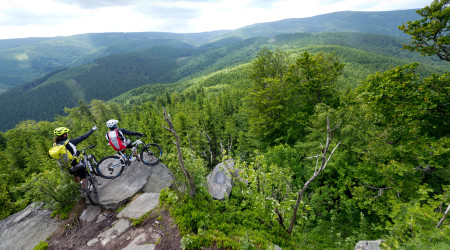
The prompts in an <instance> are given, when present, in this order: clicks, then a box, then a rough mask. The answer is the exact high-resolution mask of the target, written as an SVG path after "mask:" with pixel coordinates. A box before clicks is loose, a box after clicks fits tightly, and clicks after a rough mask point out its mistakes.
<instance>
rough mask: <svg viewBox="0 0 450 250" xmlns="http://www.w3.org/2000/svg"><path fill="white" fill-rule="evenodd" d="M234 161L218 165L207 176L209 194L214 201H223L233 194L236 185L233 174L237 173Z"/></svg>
mask: <svg viewBox="0 0 450 250" xmlns="http://www.w3.org/2000/svg"><path fill="white" fill-rule="evenodd" d="M233 167H234V161H233V160H228V161H226V162H221V163H219V164H217V165H216V166H215V167H214V169H213V171H212V172H211V173H210V174H209V175H208V176H207V181H208V192H209V193H210V194H211V195H212V197H213V198H214V199H217V200H223V199H225V197H228V196H229V195H230V193H231V189H232V187H233V185H234V183H233V178H232V177H231V173H235V169H234V168H233Z"/></svg>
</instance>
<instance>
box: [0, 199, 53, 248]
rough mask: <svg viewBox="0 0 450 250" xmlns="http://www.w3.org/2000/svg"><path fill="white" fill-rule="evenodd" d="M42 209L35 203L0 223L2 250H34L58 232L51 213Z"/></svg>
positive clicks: (0, 246) (0, 244)
mask: <svg viewBox="0 0 450 250" xmlns="http://www.w3.org/2000/svg"><path fill="white" fill-rule="evenodd" d="M41 207H42V204H36V203H33V204H31V205H29V206H28V207H27V208H26V209H24V210H22V211H21V212H18V213H15V214H13V215H11V216H9V217H8V218H6V219H4V220H2V221H0V249H21V250H22V249H33V248H34V247H35V246H36V245H37V244H39V242H41V241H45V240H46V239H47V237H49V236H50V235H52V234H53V233H54V232H55V231H56V230H57V228H58V226H59V224H58V223H57V222H56V221H55V220H54V219H53V218H51V217H50V215H51V211H50V210H45V209H41Z"/></svg>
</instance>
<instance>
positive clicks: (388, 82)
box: [0, 0, 450, 249]
mask: <svg viewBox="0 0 450 250" xmlns="http://www.w3.org/2000/svg"><path fill="white" fill-rule="evenodd" d="M448 4H449V1H448V0H443V1H434V2H433V3H432V4H430V6H426V7H425V8H424V9H421V10H419V11H418V13H419V14H421V15H422V16H423V19H422V20H418V21H414V22H408V23H407V24H405V25H404V26H402V27H400V29H401V30H403V31H404V32H405V33H406V34H408V35H410V36H414V37H415V41H413V42H412V43H411V44H410V45H404V47H403V48H404V49H403V50H402V48H398V49H399V50H401V51H398V52H395V53H399V54H402V53H413V52H408V50H410V51H415V52H418V53H420V54H422V55H423V56H426V57H430V56H434V57H438V58H439V59H437V60H440V62H439V64H441V65H447V66H448V62H449V61H450V59H449V56H450V55H449V54H448V46H449V40H448V32H447V33H445V30H446V28H447V29H448V27H449V19H450V14H449V7H448ZM430 20H431V22H432V23H437V21H439V22H441V23H443V24H445V25H443V26H442V25H441V26H439V25H436V26H433V29H434V31H435V34H438V35H436V36H434V37H432V38H430V37H427V34H429V32H428V31H427V30H425V29H426V28H427V29H430V26H429V25H424V24H425V23H429V22H430ZM433 21H434V22H433ZM289 36H292V35H289ZM421 39H435V40H433V42H431V43H424V42H423V41H421ZM285 41H287V40H285ZM328 48H330V47H329V46H317V47H314V48H312V49H308V50H306V49H297V50H295V49H284V48H283V46H280V47H269V46H263V47H262V48H261V49H260V50H258V51H257V53H256V56H255V58H254V59H252V60H251V61H250V62H249V63H243V64H236V65H235V66H230V67H227V68H221V69H218V70H214V71H211V72H205V73H204V74H202V75H199V76H193V77H191V78H188V79H185V80H183V81H178V82H173V83H165V84H150V85H144V86H141V87H139V88H136V89H134V90H131V91H129V92H127V93H125V94H123V95H121V96H118V97H116V98H114V99H112V100H111V101H108V102H106V101H102V100H99V99H93V100H92V101H90V102H88V103H87V102H83V101H78V102H77V106H76V107H72V108H65V114H64V115H59V116H57V117H55V118H54V120H53V121H39V122H37V121H34V120H27V121H24V122H21V123H20V124H18V125H16V126H15V127H14V128H13V129H10V130H8V131H6V132H4V133H0V175H1V176H2V177H3V178H0V208H1V209H0V219H2V218H6V217H7V216H8V215H10V214H12V213H15V212H17V211H21V210H22V209H24V208H25V207H26V206H27V205H28V204H29V203H31V202H33V201H45V202H46V206H47V207H48V208H50V209H52V210H53V211H54V212H53V213H54V216H59V217H60V218H64V217H65V216H67V214H68V213H70V210H71V208H72V206H73V204H74V201H76V200H77V199H79V198H80V196H79V191H78V188H77V186H76V184H75V183H73V182H71V181H70V179H71V178H70V176H68V175H67V174H65V173H63V172H61V171H60V170H59V168H58V167H57V165H56V163H55V162H54V161H53V160H51V159H50V158H49V157H48V153H47V152H48V149H49V148H50V147H51V146H52V144H53V141H52V140H53V130H54V129H55V128H56V127H60V126H66V127H68V128H70V133H69V137H72V138H74V137H76V136H79V135H82V134H84V133H85V132H87V131H88V130H89V129H90V128H91V127H92V126H93V125H97V126H98V127H99V129H98V130H97V131H96V132H94V134H92V135H91V136H90V137H89V138H88V139H87V140H86V141H85V142H83V144H80V147H81V148H83V145H85V146H88V145H92V144H97V145H98V146H97V147H96V148H95V149H93V153H94V155H95V156H96V157H97V158H101V157H104V156H106V155H110V154H112V153H113V152H112V151H111V149H110V148H108V145H107V144H106V140H105V138H104V134H105V132H106V131H107V128H106V126H105V123H106V121H107V120H109V119H117V120H119V127H123V128H126V129H129V130H133V131H139V132H142V133H145V134H146V136H147V138H145V140H146V141H150V140H151V141H153V142H156V143H158V144H160V145H162V147H163V150H164V155H163V158H162V162H163V163H164V164H165V165H166V166H167V167H168V168H169V169H170V170H171V171H172V172H173V173H174V175H175V176H176V182H175V183H174V185H175V187H174V188H171V189H165V190H163V191H162V193H161V201H160V204H161V206H163V207H164V208H165V209H167V210H168V211H170V214H171V215H172V217H173V218H174V219H175V222H176V223H177V225H178V228H179V230H180V233H181V235H182V242H181V243H182V246H183V248H184V249H201V248H203V247H210V246H215V247H218V248H220V249H270V248H271V247H273V245H274V244H275V245H277V246H280V247H281V248H283V249H353V248H354V246H355V244H356V243H357V242H358V241H359V240H376V239H383V240H384V242H383V243H382V247H384V248H387V249H392V248H401V249H421V248H425V247H426V248H429V249H446V248H449V247H450V222H449V220H448V218H446V216H447V214H448V212H449V208H450V169H449V166H450V164H449V159H450V157H449V156H450V155H449V154H450V152H449V148H450V147H449V146H450V145H449V144H450V137H449V135H450V131H449V105H448V104H449V94H450V93H449V92H450V84H449V83H450V73H449V72H448V67H447V71H445V70H442V71H440V70H434V71H433V69H432V68H429V67H423V66H422V65H421V64H420V63H418V62H415V61H414V60H410V61H409V62H408V63H403V62H404V61H403V60H399V61H395V60H392V61H390V63H389V65H385V67H386V69H385V70H383V71H377V69H379V68H378V67H377V66H372V67H359V66H357V65H356V63H355V61H357V60H360V62H361V63H363V62H364V61H366V62H370V64H372V62H373V61H371V60H375V61H376V59H377V58H382V56H381V55H377V54H376V53H373V54H371V55H373V58H372V59H370V60H369V59H367V58H365V57H364V58H363V56H366V55H367V54H362V55H361V54H358V53H357V51H354V49H351V48H340V49H341V50H340V51H346V52H347V53H352V52H353V55H354V57H352V58H356V59H355V60H352V61H350V60H349V59H348V58H350V57H346V56H342V55H344V53H337V52H336V50H332V51H330V50H328ZM405 49H406V50H405ZM358 55H359V56H360V57H358ZM379 62H380V63H381V64H382V63H383V61H382V60H380V61H379ZM395 63H398V64H397V65H393V64H395ZM150 68H151V67H150ZM349 69H350V70H349ZM355 69H361V70H360V71H356V72H352V70H355ZM147 70H150V69H147ZM349 81H350V82H349ZM164 112H166V113H167V114H168V116H170V118H169V121H170V122H171V123H172V125H173V128H174V129H175V131H176V134H177V136H178V137H179V139H180V146H181V148H180V150H181V157H182V159H183V162H184V165H185V167H186V170H187V172H188V173H189V175H188V176H186V172H184V171H183V170H182V169H181V167H180V159H179V155H178V151H177V146H176V145H175V144H174V139H175V138H174V134H173V133H171V132H169V131H167V130H166V129H165V128H164V127H168V126H169V124H168V119H167V117H168V116H165V115H164ZM228 159H233V161H235V167H236V168H237V169H239V170H240V171H239V178H240V179H242V180H245V181H244V182H241V181H238V180H237V179H236V181H235V184H236V185H235V186H234V188H233V190H232V192H231V194H230V196H229V197H227V199H225V201H218V200H214V199H213V198H212V197H211V195H210V194H209V193H208V191H207V185H206V178H205V177H206V175H207V174H208V173H209V172H210V171H211V170H212V168H213V167H214V166H215V165H216V164H218V163H220V162H222V161H224V160H228Z"/></svg>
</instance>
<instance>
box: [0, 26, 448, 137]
mask: <svg viewBox="0 0 450 250" xmlns="http://www.w3.org/2000/svg"><path fill="white" fill-rule="evenodd" d="M406 42H407V39H404V38H395V37H390V36H386V35H376V34H367V33H320V34H306V33H305V34H285V35H279V36H276V37H274V38H272V39H269V38H251V39H246V40H239V41H234V42H233V43H231V44H228V43H226V44H228V45H224V44H222V43H221V42H220V41H217V42H216V43H220V45H217V46H216V45H214V44H215V43H210V44H208V45H205V46H200V47H196V48H193V47H183V48H182V47H170V46H164V47H154V48H150V49H147V50H142V51H139V52H128V53H121V54H114V55H110V56H107V57H102V58H99V59H96V60H95V61H94V63H92V64H88V65H83V66H78V67H74V68H70V69H62V70H59V71H55V72H52V73H50V74H48V75H46V76H45V77H43V78H40V79H38V80H35V81H32V82H30V83H28V84H25V85H22V86H19V87H16V88H14V89H12V90H11V91H9V92H7V93H4V94H3V95H0V106H2V107H3V110H4V111H3V115H2V116H1V117H0V131H6V130H7V129H11V128H13V127H14V126H15V125H16V124H17V123H19V122H20V121H24V120H27V119H31V120H36V121H42V120H51V119H53V118H54V117H55V116H56V115H64V108H65V107H68V108H73V107H75V106H76V105H77V101H78V100H82V101H84V102H86V103H89V102H90V101H91V100H93V99H98V100H105V101H106V100H110V99H112V98H114V97H117V96H118V95H120V94H122V93H124V92H126V91H129V90H132V92H133V93H135V92H136V90H134V89H135V88H137V87H140V86H143V85H149V84H158V83H159V84H161V83H162V84H164V83H171V82H177V81H181V82H186V81H189V80H190V79H193V78H195V77H199V76H202V75H205V74H211V73H214V72H218V71H220V70H222V69H227V68H232V67H234V66H237V65H241V64H244V63H248V62H250V61H251V60H253V59H254V58H255V56H256V55H257V53H258V51H259V50H260V49H261V48H262V47H264V46H266V47H268V48H270V49H283V50H287V51H291V52H293V53H299V52H300V51H310V52H314V53H316V52H319V51H323V52H328V53H336V54H337V55H338V56H339V57H340V58H341V60H343V61H344V62H345V63H346V67H345V68H344V72H343V75H342V78H341V79H340V80H339V82H338V83H337V86H338V88H339V89H346V88H354V87H356V86H357V85H358V84H359V81H361V80H362V79H363V78H364V77H365V76H367V75H368V74H373V73H375V72H378V71H384V70H387V69H389V68H392V67H395V66H397V65H401V64H405V63H408V62H411V61H418V62H421V64H420V66H419V68H418V71H419V73H420V74H423V75H430V74H431V73H432V72H439V73H442V72H444V71H445V70H446V69H447V67H448V63H444V62H442V61H441V60H439V59H437V58H435V57H425V58H424V57H422V56H420V55H419V54H418V53H411V52H408V51H404V50H401V49H400V48H401V44H402V43H406ZM147 89H148V88H147ZM150 91H153V90H152V89H150ZM147 94H150V95H153V94H154V93H144V92H143V93H141V95H140V97H139V98H137V97H133V98H132V99H134V100H137V101H139V102H141V103H142V102H145V101H146V100H148V96H147Z"/></svg>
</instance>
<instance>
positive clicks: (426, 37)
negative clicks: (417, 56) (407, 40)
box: [399, 0, 450, 61]
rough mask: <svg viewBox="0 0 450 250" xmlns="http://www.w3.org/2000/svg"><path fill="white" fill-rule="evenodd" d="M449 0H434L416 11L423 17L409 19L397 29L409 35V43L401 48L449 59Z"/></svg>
mask: <svg viewBox="0 0 450 250" xmlns="http://www.w3.org/2000/svg"><path fill="white" fill-rule="evenodd" d="M449 3H450V1H449V0H434V1H433V2H432V3H431V4H430V5H429V6H426V7H425V8H423V9H420V10H418V11H417V13H418V14H419V15H421V16H422V17H423V18H422V19H421V20H416V21H409V22H407V25H405V24H403V25H401V26H399V29H400V30H402V31H403V32H405V33H406V34H408V35H411V40H412V41H411V45H405V44H403V48H405V49H408V50H410V51H418V52H420V53H421V54H422V55H424V56H425V55H428V56H431V55H437V56H438V57H439V58H440V59H442V60H446V61H450V34H449V33H448V29H449V25H450V8H449Z"/></svg>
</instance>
